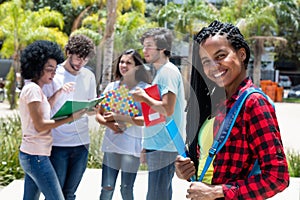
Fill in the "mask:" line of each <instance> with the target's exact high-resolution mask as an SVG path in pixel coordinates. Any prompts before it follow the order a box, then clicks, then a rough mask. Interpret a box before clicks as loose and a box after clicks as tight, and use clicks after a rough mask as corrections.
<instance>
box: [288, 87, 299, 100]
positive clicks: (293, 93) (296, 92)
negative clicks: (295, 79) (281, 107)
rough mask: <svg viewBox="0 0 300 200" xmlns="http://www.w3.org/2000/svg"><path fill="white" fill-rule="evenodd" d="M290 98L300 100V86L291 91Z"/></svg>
mask: <svg viewBox="0 0 300 200" xmlns="http://www.w3.org/2000/svg"><path fill="white" fill-rule="evenodd" d="M288 98H300V85H296V86H294V87H292V88H291V89H290V91H289V93H288Z"/></svg>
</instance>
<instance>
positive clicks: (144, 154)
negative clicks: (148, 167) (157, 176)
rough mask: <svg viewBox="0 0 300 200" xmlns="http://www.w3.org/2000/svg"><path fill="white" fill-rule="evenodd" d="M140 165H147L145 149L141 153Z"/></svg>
mask: <svg viewBox="0 0 300 200" xmlns="http://www.w3.org/2000/svg"><path fill="white" fill-rule="evenodd" d="M140 163H141V164H142V165H145V164H146V163H147V161H146V149H143V150H142V151H141V156H140Z"/></svg>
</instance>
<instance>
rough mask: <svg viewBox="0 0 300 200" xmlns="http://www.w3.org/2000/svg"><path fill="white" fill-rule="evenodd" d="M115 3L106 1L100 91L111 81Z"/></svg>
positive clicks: (116, 0)
mask: <svg viewBox="0 0 300 200" xmlns="http://www.w3.org/2000/svg"><path fill="white" fill-rule="evenodd" d="M117 2H118V0H110V1H107V4H106V6H107V13H108V15H107V21H106V27H105V35H104V38H103V39H104V50H103V52H104V54H103V55H104V60H103V74H102V77H103V78H102V84H101V87H100V90H103V89H104V88H105V87H106V86H107V84H108V83H109V82H111V79H112V61H113V49H114V30H115V23H116V18H117V13H116V9H117Z"/></svg>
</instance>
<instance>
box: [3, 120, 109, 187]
mask: <svg viewBox="0 0 300 200" xmlns="http://www.w3.org/2000/svg"><path fill="white" fill-rule="evenodd" d="M103 133H104V128H103V127H101V126H100V129H99V130H91V131H90V136H91V144H90V153H89V160H88V167H89V168H100V167H101V164H102V159H103V153H102V152H101V150H100V147H101V144H102V138H103ZM21 140H22V131H21V120H20V116H19V115H17V114H15V115H12V116H7V117H5V118H0V185H1V186H6V185H8V184H9V183H11V182H12V181H14V180H15V179H21V178H23V177H24V171H23V169H22V167H21V166H20V163H19V146H20V144H21Z"/></svg>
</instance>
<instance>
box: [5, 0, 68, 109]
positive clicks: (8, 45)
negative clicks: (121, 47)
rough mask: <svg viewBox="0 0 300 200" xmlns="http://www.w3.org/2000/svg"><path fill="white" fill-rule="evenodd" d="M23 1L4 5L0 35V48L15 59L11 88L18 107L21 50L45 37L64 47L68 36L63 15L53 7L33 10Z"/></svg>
mask: <svg viewBox="0 0 300 200" xmlns="http://www.w3.org/2000/svg"><path fill="white" fill-rule="evenodd" d="M22 6H23V4H22V2H20V1H17V0H14V1H10V2H5V3H2V4H1V5H0V15H1V16H0V37H1V39H2V40H3V46H2V49H1V51H0V53H1V56H3V57H4V58H12V59H13V65H12V66H13V71H14V73H13V74H14V75H13V77H12V80H8V81H10V82H11V83H10V85H11V87H10V88H9V89H10V90H9V91H8V94H9V95H8V99H9V103H10V108H11V109H14V108H15V107H16V105H17V104H16V98H15V96H16V94H15V89H16V74H15V73H16V72H19V71H20V61H19V60H20V53H21V50H22V49H24V48H25V47H26V46H27V45H28V44H30V43H32V42H33V41H35V40H39V39H44V40H50V41H55V42H57V43H58V44H59V45H61V46H62V47H63V46H64V45H65V43H66V41H67V39H68V37H67V36H66V35H65V34H64V33H63V32H61V30H62V29H63V26H64V22H63V16H62V15H61V14H60V13H59V12H56V11H51V10H50V8H49V7H45V8H43V9H40V10H39V11H36V12H32V11H30V10H24V9H23V8H22Z"/></svg>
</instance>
